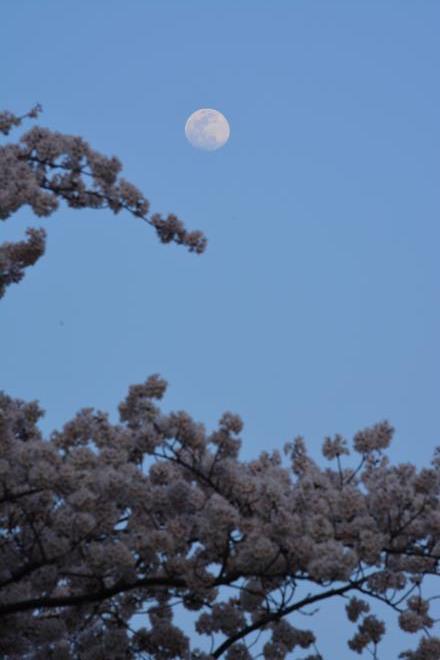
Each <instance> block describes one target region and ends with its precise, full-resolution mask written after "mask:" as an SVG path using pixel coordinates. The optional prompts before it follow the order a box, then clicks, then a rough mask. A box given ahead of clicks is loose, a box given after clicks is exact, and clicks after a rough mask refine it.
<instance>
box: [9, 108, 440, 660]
mask: <svg viewBox="0 0 440 660" xmlns="http://www.w3.org/2000/svg"><path fill="white" fill-rule="evenodd" d="M38 111H39V108H38V107H37V108H35V109H34V110H33V111H31V113H29V114H30V116H35V115H36V114H38ZM22 119H23V118H19V117H16V116H15V115H12V114H10V113H3V114H1V115H0V130H2V131H3V133H4V134H7V133H8V132H9V130H10V129H11V128H12V127H13V126H16V125H19V124H20V123H21V121H22ZM120 169H121V166H120V164H119V161H117V160H116V159H107V158H105V157H104V156H101V155H99V154H96V152H94V151H92V150H91V148H90V147H89V146H88V145H87V144H86V143H85V142H84V141H83V140H82V139H80V138H76V137H70V136H64V135H61V134H58V133H52V132H50V131H48V130H47V129H42V128H33V129H31V131H29V132H28V133H26V134H25V135H24V136H23V137H22V139H21V141H20V143H19V144H18V145H17V144H12V145H11V144H7V145H6V146H1V147H0V182H1V187H0V215H1V217H2V218H4V219H5V218H8V217H10V216H11V215H12V214H13V213H14V212H15V211H16V210H18V209H19V208H21V206H24V205H29V206H31V207H32V209H33V211H34V213H36V214H37V215H49V214H50V213H52V212H53V211H54V210H55V209H56V208H57V205H58V203H59V202H60V201H61V200H65V201H66V202H67V204H68V205H69V206H72V207H74V208H84V207H91V208H102V207H108V208H110V209H111V210H113V211H114V212H118V211H119V210H121V209H122V208H125V209H126V210H128V211H129V212H131V213H132V214H133V215H135V216H136V217H138V218H141V219H142V220H144V221H146V222H147V223H149V224H151V225H152V226H153V227H154V228H155V229H156V231H157V233H158V235H159V238H160V240H161V241H162V242H170V241H175V242H177V243H181V244H184V245H186V246H187V247H188V248H189V249H190V250H192V251H195V252H201V251H202V250H203V248H204V246H205V239H204V237H203V236H202V235H201V234H200V233H198V232H193V233H189V232H187V231H186V230H185V229H184V227H183V225H182V224H181V223H180V221H178V220H177V218H175V216H169V217H168V218H167V219H165V220H163V219H162V218H161V217H160V216H152V217H151V218H149V217H148V216H147V212H148V202H147V201H146V199H145V198H144V197H143V195H142V194H141V193H140V192H139V191H137V189H135V188H134V187H133V186H132V185H131V184H129V183H127V182H125V181H123V180H122V179H120V178H119V179H118V174H119V171H120ZM86 181H90V183H89V185H87V184H86ZM43 252H44V234H43V232H42V230H33V229H32V230H29V238H28V240H27V241H24V242H23V243H18V244H6V245H5V244H3V246H1V247H0V264H1V269H2V270H1V277H2V280H1V281H2V284H3V292H4V290H5V288H6V287H7V286H8V285H9V284H10V283H12V282H17V281H18V280H19V279H21V277H22V276H23V272H24V269H25V268H26V267H27V266H29V265H31V264H33V263H35V261H36V260H37V259H38V258H39V257H40V256H41V255H42V254H43ZM165 391H166V382H165V381H164V380H162V379H161V378H160V377H159V376H158V375H153V376H151V377H150V378H148V380H147V381H146V382H145V383H143V384H140V385H134V386H131V387H130V388H129V391H128V394H127V397H126V399H125V400H124V401H123V402H122V403H121V404H120V406H119V416H120V421H119V423H118V424H112V423H110V421H109V419H108V416H107V415H106V413H104V412H100V411H94V410H93V409H83V410H81V411H80V412H79V413H78V414H77V415H76V417H74V419H72V420H71V421H69V422H67V423H66V424H65V426H64V427H63V428H62V429H61V430H58V431H54V432H53V433H52V434H51V435H50V436H49V437H46V438H44V437H43V435H42V433H41V431H40V429H39V426H38V423H39V419H40V418H41V416H42V414H43V412H42V410H41V409H40V407H39V405H38V403H37V402H30V403H29V402H24V401H21V400H18V399H13V398H11V397H9V396H8V395H7V394H5V393H2V394H0V656H1V657H2V658H5V659H6V660H9V659H12V658H32V659H34V658H35V659H40V658H41V659H42V660H43V659H44V660H46V659H47V658H54V659H56V660H64V659H66V660H67V659H70V658H81V659H84V660H98V659H101V658H102V659H104V658H117V659H119V658H120V659H123V658H151V659H158V660H161V659H166V658H184V659H188V660H190V659H192V660H196V659H199V660H208V659H209V658H211V659H212V658H228V659H229V660H247V659H252V658H254V657H260V654H259V655H258V656H257V655H255V654H254V655H253V651H252V644H251V641H253V640H254V639H255V636H256V635H257V634H258V633H261V634H262V635H263V636H264V639H266V638H267V641H265V643H264V645H263V647H262V649H263V650H262V655H263V657H264V658H267V659H269V660H271V659H275V660H278V659H280V660H281V659H283V658H286V657H294V656H293V655H292V654H295V658H299V657H300V655H301V654H302V653H304V651H303V650H306V653H308V655H307V656H306V657H307V659H308V660H318V658H326V652H325V649H319V640H317V639H316V638H315V634H314V633H313V631H312V630H309V629H304V628H303V627H302V626H300V625H299V617H298V615H299V614H300V613H304V611H305V608H308V607H318V606H319V604H320V603H323V602H325V601H328V600H330V601H335V602H339V601H341V600H342V601H343V602H345V610H346V615H347V617H348V620H349V621H350V622H352V623H353V624H354V629H353V635H352V637H351V639H349V640H348V642H347V643H348V647H349V649H351V651H353V652H354V654H361V653H362V652H363V651H364V650H368V651H370V652H371V655H372V656H373V657H374V658H378V657H379V655H378V653H379V651H380V642H381V640H382V639H383V637H384V635H385V633H386V630H385V623H384V622H383V621H381V620H380V619H379V617H378V616H377V615H376V614H374V605H375V604H376V603H381V604H386V605H388V606H389V608H390V609H391V610H393V611H394V612H395V615H396V617H397V620H398V623H399V626H400V628H401V629H402V631H404V632H406V633H421V637H420V639H419V640H418V645H417V648H416V649H415V650H413V651H410V650H407V651H402V653H401V654H400V655H399V658H406V660H435V659H438V658H440V637H438V636H435V635H434V634H433V633H434V632H435V631H434V625H435V621H434V618H433V616H432V612H430V605H431V601H432V598H428V597H426V595H424V593H423V586H424V585H423V582H424V579H425V577H426V576H439V572H440V571H439V560H440V506H439V493H440V448H437V449H436V451H435V452H434V457H433V459H432V461H431V465H430V467H429V468H423V469H421V470H417V469H416V467H415V466H414V465H412V464H410V463H407V464H400V465H391V464H390V461H389V459H388V457H387V455H386V449H387V448H388V447H389V445H390V442H391V439H392V435H393V428H392V427H391V426H390V425H389V423H388V422H386V421H383V422H380V423H378V424H376V425H374V426H372V427H371V428H367V429H365V430H362V431H360V432H358V433H356V435H355V436H354V438H353V442H352V447H353V450H354V454H355V456H357V457H358V458H357V461H356V465H355V467H347V466H345V465H344V464H343V458H344V456H348V455H349V454H350V449H349V447H348V442H347V441H346V440H345V439H344V438H342V437H341V436H339V435H336V436H335V437H332V438H330V437H328V438H325V440H324V442H323V446H322V453H323V456H324V458H325V459H326V460H327V461H329V463H330V467H326V468H325V469H323V468H320V467H319V466H318V465H317V464H316V462H314V461H313V460H312V459H311V458H310V456H309V455H308V453H307V450H306V445H305V442H304V440H303V439H302V438H301V437H297V438H296V439H295V440H293V441H292V442H291V443H287V444H286V445H285V447H284V457H283V454H282V453H281V452H278V451H273V452H272V453H267V452H263V453H262V454H261V455H260V456H259V457H258V458H256V459H255V460H252V461H248V462H246V461H243V460H240V456H239V452H240V446H241V440H240V433H241V431H242V422H241V420H240V418H239V417H238V416H236V415H234V414H232V413H229V412H226V413H224V414H223V416H222V417H221V419H220V420H219V424H218V427H217V428H216V429H215V430H214V431H211V432H208V431H207V430H206V429H205V427H204V426H203V425H202V424H200V423H198V422H196V421H194V420H193V419H192V418H191V417H190V415H188V414H187V413H186V412H182V411H178V412H172V413H167V414H165V413H163V412H162V411H161V409H160V407H159V404H158V402H159V401H160V400H161V399H162V397H163V395H164V394H165ZM345 460H346V459H345ZM179 608H181V609H182V608H185V609H186V610H187V611H188V612H189V613H191V616H193V618H194V632H195V633H197V634H198V635H199V636H200V638H202V639H203V637H206V641H207V645H206V646H207V648H208V647H209V648H208V650H204V651H203V650H201V649H200V648H196V647H195V643H194V638H195V635H193V636H192V637H189V636H188V634H186V633H185V632H184V630H183V627H182V625H179V622H178V621H177V622H176V616H175V613H176V610H178V609H179ZM312 613H313V612H312ZM135 615H142V625H141V626H140V627H136V628H134V627H133V625H132V620H133V617H134V616H135ZM263 641H264V640H263ZM298 654H300V655H298ZM301 657H304V656H303V655H301Z"/></svg>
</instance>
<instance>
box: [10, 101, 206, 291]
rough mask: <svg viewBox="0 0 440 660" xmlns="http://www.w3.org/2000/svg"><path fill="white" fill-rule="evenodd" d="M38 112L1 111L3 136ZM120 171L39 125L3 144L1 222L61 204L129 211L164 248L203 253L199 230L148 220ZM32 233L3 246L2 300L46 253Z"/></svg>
mask: <svg viewBox="0 0 440 660" xmlns="http://www.w3.org/2000/svg"><path fill="white" fill-rule="evenodd" d="M40 112H41V107H40V106H39V105H37V106H35V107H34V108H32V110H31V111H30V112H29V113H28V114H26V115H24V116H23V117H18V116H16V115H14V114H12V113H10V112H0V133H2V134H3V135H8V134H9V133H10V131H11V129H13V128H15V127H17V126H20V125H21V123H22V121H23V120H24V119H25V118H29V117H30V118H36V117H38V115H39V113H40ZM121 169H122V165H121V163H120V161H119V160H118V159H117V158H115V157H112V158H107V157H106V156H103V155H102V154H100V153H98V152H97V151H94V150H93V149H92V148H91V147H90V145H89V144H88V143H87V142H86V141H85V140H83V139H82V138H80V137H75V136H70V135H64V134H62V133H57V132H54V131H50V130H48V129H47V128H41V127H39V126H35V127H34V128H32V129H31V130H29V131H27V132H26V133H25V134H24V135H22V137H21V139H20V141H19V142H18V143H17V144H15V143H14V144H5V145H0V220H5V219H7V218H8V217H10V215H12V214H13V213H15V212H16V211H18V210H19V209H20V208H21V207H23V206H30V207H31V209H32V211H33V212H34V213H35V215H37V216H48V215H51V214H52V213H53V212H54V211H55V210H56V209H57V208H58V205H59V201H60V200H64V201H65V202H66V203H67V205H68V206H69V207H71V208H75V209H82V208H92V209H101V208H108V209H111V210H112V211H113V212H114V213H118V212H119V211H121V210H122V209H125V210H127V211H129V212H130V213H131V214H132V215H134V216H135V217H137V218H140V219H142V220H143V221H144V222H146V223H148V224H150V225H151V226H152V227H154V229H155V230H156V232H157V235H158V236H159V239H160V240H161V241H162V243H170V242H175V243H178V244H181V245H185V246H186V247H187V248H188V249H189V250H190V251H191V252H196V253H201V252H203V251H204V249H205V247H206V238H205V236H204V235H203V234H202V233H201V232H200V231H191V232H190V231H187V230H186V229H185V226H184V225H183V223H182V222H181V221H180V220H179V219H178V218H177V217H176V216H175V215H173V214H170V215H168V216H167V217H165V218H162V216H161V215H160V214H158V213H155V214H153V215H151V216H149V215H148V211H149V202H148V200H147V199H146V198H145V197H144V196H143V194H142V193H141V192H140V191H139V190H138V189H137V188H136V187H135V186H134V185H133V184H131V183H129V182H128V181H126V180H125V179H123V178H122V177H120V176H119V174H120V172H121ZM28 233H29V240H28V241H26V242H21V243H17V244H15V245H14V244H10V243H4V244H3V245H0V297H1V296H2V295H3V294H4V291H5V289H6V287H7V286H8V285H9V284H11V283H12V282H18V281H19V280H20V279H21V278H22V277H23V274H24V269H25V268H26V267H27V266H29V265H32V264H34V263H35V261H36V260H37V259H38V258H39V257H40V256H41V255H42V254H43V252H44V243H45V234H44V232H43V230H41V229H40V230H29V232H28Z"/></svg>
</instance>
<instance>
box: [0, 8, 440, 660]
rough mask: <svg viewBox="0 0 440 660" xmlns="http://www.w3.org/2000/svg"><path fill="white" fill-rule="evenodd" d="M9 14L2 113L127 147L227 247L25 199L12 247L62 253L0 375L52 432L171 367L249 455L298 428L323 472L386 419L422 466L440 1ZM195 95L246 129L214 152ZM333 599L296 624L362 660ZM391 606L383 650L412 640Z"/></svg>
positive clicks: (433, 255) (1, 328)
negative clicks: (42, 232)
mask: <svg viewBox="0 0 440 660" xmlns="http://www.w3.org/2000/svg"><path fill="white" fill-rule="evenodd" d="M1 21H2V28H3V29H2V38H1V41H0V70H1V78H0V79H1V92H0V98H1V102H0V106H2V107H3V108H5V109H9V110H11V111H14V112H16V113H18V114H21V113H24V112H26V111H27V110H28V109H29V108H30V107H31V106H32V105H33V104H34V103H35V102H40V103H41V104H42V105H43V107H44V113H43V115H42V116H41V118H40V119H39V123H40V124H42V125H45V126H48V127H49V128H51V129H54V130H59V131H62V132H65V133H68V134H73V135H81V136H83V137H84V138H85V139H87V140H88V141H89V142H90V143H91V145H92V146H93V147H94V148H96V149H97V150H98V151H101V152H102V153H104V154H107V155H113V154H115V155H117V156H118V157H119V158H120V159H121V160H122V162H123V164H124V172H123V175H124V176H125V177H126V178H127V179H128V180H130V181H132V182H133V183H134V184H136V185H137V186H138V187H139V188H141V189H142V191H143V192H144V194H145V195H146V196H147V198H148V199H149V200H150V202H151V209H152V211H153V212H156V211H159V212H164V213H168V212H174V213H176V214H177V215H178V216H179V217H180V218H181V219H182V220H184V222H185V223H186V225H187V227H188V228H191V229H201V230H203V231H204V232H205V233H206V235H207V237H208V240H209V244H208V249H207V251H206V253H205V254H204V255H202V256H197V255H193V254H189V253H188V252H187V251H186V250H185V249H184V248H181V247H178V246H174V245H173V246H164V245H161V244H160V243H159V242H158V239H157V238H156V236H155V233H154V231H153V230H152V229H151V228H150V227H148V226H146V225H144V224H143V223H141V222H139V221H136V220H135V219H134V218H132V217H131V216H130V215H128V214H123V213H121V214H119V215H117V216H113V215H112V214H111V213H110V212H107V211H88V210H86V211H81V212H78V211H73V210H68V209H66V208H62V209H61V210H60V211H59V212H58V213H57V214H56V215H54V216H52V217H51V218H48V219H44V220H41V219H38V218H37V219H36V218H34V217H32V214H31V212H30V211H29V210H28V209H24V210H22V211H20V212H19V213H18V214H16V215H15V216H14V217H13V219H11V220H9V221H8V222H6V223H3V224H2V227H1V235H0V236H1V240H15V239H19V238H21V237H22V236H23V233H24V229H25V228H26V227H28V226H40V225H44V226H45V227H46V229H47V231H48V248H47V254H46V255H45V257H44V258H43V259H42V260H41V261H40V262H38V264H37V265H36V266H35V267H34V268H32V269H30V270H28V273H27V275H26V277H25V280H24V281H23V282H22V283H21V284H20V285H19V286H14V287H10V288H9V289H8V291H7V294H6V296H5V298H4V299H3V300H2V301H1V305H0V335H1V345H2V347H3V350H2V355H1V361H0V389H4V390H5V391H6V392H7V393H8V394H10V395H12V396H17V397H21V398H24V399H26V400H29V399H39V401H40V403H41V405H42V406H43V408H45V409H46V411H47V412H46V418H45V421H44V423H43V424H42V427H43V428H44V430H46V431H49V430H52V429H53V428H55V427H59V426H60V425H61V424H62V423H63V422H65V421H67V419H68V418H70V417H71V416H72V415H73V414H74V413H75V412H76V411H77V410H78V409H79V408H81V407H83V406H94V407H97V408H100V409H104V410H107V411H109V412H110V413H111V417H112V419H114V420H116V406H117V404H118V402H119V401H120V400H121V399H122V398H123V397H124V396H125V393H126V391H127V388H128V386H129V385H130V384H133V383H137V382H143V381H144V380H145V378H146V377H147V376H148V375H149V374H151V373H155V372H159V373H160V374H161V375H162V376H163V377H164V378H166V379H167V380H168V382H169V384H170V387H169V392H168V396H167V397H166V399H165V403H164V408H165V410H170V409H186V410H187V411H188V412H189V413H191V414H192V415H193V416H194V417H195V418H196V419H197V420H199V421H203V422H205V423H206V425H207V426H208V428H212V427H213V426H214V425H215V423H216V422H217V420H218V418H219V417H220V415H221V413H222V412H223V411H225V410H232V411H234V412H237V413H239V414H240V415H241V416H242V417H243V420H244V422H245V430H244V433H243V451H242V457H243V458H244V459H250V458H252V457H255V456H256V455H257V454H259V453H260V451H262V450H272V449H275V448H281V447H282V445H283V444H284V442H286V441H287V440H290V439H292V438H293V437H294V436H296V435H298V434H302V435H304V436H305V438H306V441H307V445H308V447H309V449H310V453H311V455H312V456H313V458H315V460H318V461H319V463H320V464H321V465H322V466H327V463H326V462H324V459H322V457H321V454H320V447H321V442H322V439H323V438H324V436H326V435H332V434H334V433H336V432H339V433H342V434H343V435H345V436H346V437H348V438H349V439H350V438H351V436H352V435H353V433H354V432H356V430H358V429H360V428H363V427H365V426H367V425H370V424H373V423H375V422H377V421H380V420H382V419H384V418H386V419H388V420H389V421H390V422H391V423H392V424H393V425H394V426H395V428H396V435H395V440H394V443H393V445H392V447H391V449H390V451H389V455H390V456H391V458H392V460H393V461H397V462H408V461H411V462H414V463H416V464H417V465H418V466H420V467H421V466H423V465H427V464H428V463H429V461H430V459H431V457H432V454H433V450H434V448H435V447H436V446H437V445H440V432H439V426H440V419H439V410H440V406H439V394H438V393H439V373H440V359H439V357H440V354H439V350H438V337H439V336H440V312H439V293H440V287H439V259H438V253H439V241H440V230H439V185H438V177H439V153H440V136H439V130H438V127H439V110H440V92H439V84H438V83H439V79H438V69H439V63H440V40H439V39H438V34H439V22H440V3H439V2H438V1H437V0H431V1H429V0H423V1H422V2H420V1H419V2H414V1H413V0H386V1H383V0H380V1H379V0H377V1H374V0H373V1H371V0H369V1H368V2H367V1H363V2H362V1H353V0H346V1H345V2H342V1H332V2H329V1H328V0H321V1H318V0H301V1H300V0H297V1H294V0H292V1H290V2H288V1H287V0H285V1H281V0H278V1H275V2H271V3H269V2H267V0H266V1H265V2H262V1H261V0H247V1H244V0H242V1H238V2H237V1H235V2H232V0H222V2H220V3H218V2H217V3H214V2H209V1H207V0H203V1H202V0H187V1H186V2H182V1H181V0H174V1H171V0H154V1H148V0H142V1H141V0H131V1H127V2H125V3H122V2H120V1H116V0H101V1H98V0H95V1H92V2H85V1H83V2H72V3H67V2H60V1H59V0H40V1H39V2H35V0H20V1H19V2H18V1H17V0H5V1H4V2H3V3H2V18H1ZM200 107H208V108H209V107H212V108H216V109H218V110H219V111H221V112H222V113H223V114H224V115H225V116H226V117H227V119H228V121H229V123H230V126H231V138H230V140H229V142H228V144H227V145H226V146H225V147H224V148H222V149H220V150H218V151H216V152H202V151H198V150H195V149H194V148H192V147H191V146H190V145H189V143H188V142H187V141H186V139H185V135H184V126H185V122H186V120H187V118H188V116H189V115H190V114H191V113H192V112H193V111H194V110H196V109H197V108H200ZM30 125H31V124H30V123H29V126H30ZM19 134H20V132H16V133H15V135H19ZM12 135H14V134H12ZM9 139H12V138H11V137H10V138H9ZM354 461H355V459H354V458H353V463H354ZM437 591H438V588H437ZM333 607H334V608H335V611H330V609H329V608H328V607H327V608H326V607H325V606H323V607H322V608H321V613H319V614H317V615H316V616H315V617H314V620H313V621H312V619H310V618H309V617H306V618H301V617H300V620H299V623H298V625H304V626H308V625H311V626H314V629H315V630H316V631H317V632H318V634H319V635H320V643H319V649H320V650H321V652H322V653H323V654H324V657H325V660H333V659H334V658H338V659H339V658H342V657H343V658H348V657H359V656H357V655H355V654H352V656H351V655H350V653H349V652H348V650H347V647H346V642H345V640H346V639H347V638H348V636H350V635H351V634H352V633H351V631H353V632H354V626H353V625H352V624H348V623H347V622H345V619H344V617H343V616H342V617H341V616H340V615H339V610H340V609H341V607H342V603H341V604H340V606H338V608H336V606H335V605H333ZM336 609H338V613H336ZM377 611H378V612H379V613H382V612H383V611H384V610H383V609H381V608H378V610H377ZM434 611H435V610H434ZM388 621H390V622H391V623H390V625H392V630H393V632H392V633H390V636H389V637H388V638H387V640H386V642H385V643H384V644H383V645H382V649H383V650H382V651H381V654H380V658H381V660H384V659H385V658H387V659H388V658H390V659H392V658H394V657H397V655H398V653H397V651H398V650H402V649H403V648H410V647H411V646H414V645H415V641H416V639H417V636H410V635H406V634H404V633H397V634H396V632H395V631H396V628H395V624H394V616H391V617H387V622H388ZM297 655H298V654H294V656H293V657H294V660H296V658H297ZM299 655H301V654H299ZM302 655H307V653H305V652H303V654H302ZM364 656H365V657H370V656H368V654H364ZM298 657H299V656H298Z"/></svg>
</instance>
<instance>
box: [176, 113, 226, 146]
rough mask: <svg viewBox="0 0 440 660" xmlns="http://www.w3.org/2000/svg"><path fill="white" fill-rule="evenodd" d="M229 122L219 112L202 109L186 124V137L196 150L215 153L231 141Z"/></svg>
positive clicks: (189, 118)
mask: <svg viewBox="0 0 440 660" xmlns="http://www.w3.org/2000/svg"><path fill="white" fill-rule="evenodd" d="M230 132H231V131H230V128H229V124H228V120H227V119H226V117H225V116H224V115H222V113H221V112H219V111H218V110H213V109H212V108H200V110H196V111H195V112H193V113H192V115H191V116H190V117H188V120H187V122H186V124H185V135H186V137H187V138H188V140H189V142H190V143H191V144H192V146H193V147H196V149H203V150H204V151H215V150H216V149H220V147H223V145H224V144H226V142H227V141H228V140H229V135H230Z"/></svg>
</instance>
